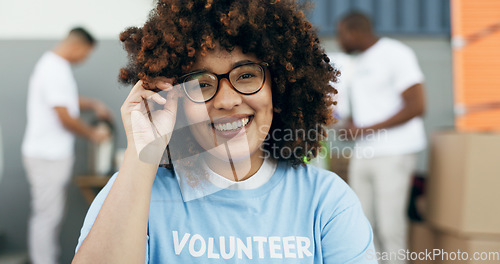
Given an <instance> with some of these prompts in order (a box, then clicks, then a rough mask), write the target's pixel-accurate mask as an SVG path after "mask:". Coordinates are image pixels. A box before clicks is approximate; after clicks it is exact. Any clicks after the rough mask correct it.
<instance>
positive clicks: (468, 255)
mask: <svg viewBox="0 0 500 264" xmlns="http://www.w3.org/2000/svg"><path fill="white" fill-rule="evenodd" d="M435 243H436V244H435V245H436V251H435V253H436V254H435V255H434V257H435V258H434V260H435V261H434V263H443V264H445V263H446V264H448V263H463V264H493V263H496V264H498V263H500V236H496V237H489V238H488V237H464V236H460V235H458V234H451V233H444V232H438V233H437V234H436V241H435ZM437 250H439V251H437Z"/></svg>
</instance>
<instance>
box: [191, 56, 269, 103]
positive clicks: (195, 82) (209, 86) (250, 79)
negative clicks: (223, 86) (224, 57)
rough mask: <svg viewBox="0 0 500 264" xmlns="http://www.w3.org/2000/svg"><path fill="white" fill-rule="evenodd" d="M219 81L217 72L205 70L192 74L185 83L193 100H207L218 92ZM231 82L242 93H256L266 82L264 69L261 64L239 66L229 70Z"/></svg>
mask: <svg viewBox="0 0 500 264" xmlns="http://www.w3.org/2000/svg"><path fill="white" fill-rule="evenodd" d="M219 81H220V80H218V78H217V76H216V75H215V74H213V73H209V72H203V73H196V74H193V75H190V76H189V77H187V78H186V79H185V80H184V84H183V85H184V89H185V91H186V93H187V95H188V96H189V98H191V100H193V101H195V102H206V101H208V100H210V99H212V97H213V96H214V95H215V93H216V92H217V88H218V86H219ZM229 82H230V83H231V85H232V86H233V87H234V89H236V90H237V91H238V92H240V93H242V94H252V93H255V92H257V91H258V90H259V89H260V88H261V87H262V84H263V82H264V69H263V68H262V66H260V65H259V64H247V65H241V66H238V67H236V68H234V69H233V70H231V71H230V72H229Z"/></svg>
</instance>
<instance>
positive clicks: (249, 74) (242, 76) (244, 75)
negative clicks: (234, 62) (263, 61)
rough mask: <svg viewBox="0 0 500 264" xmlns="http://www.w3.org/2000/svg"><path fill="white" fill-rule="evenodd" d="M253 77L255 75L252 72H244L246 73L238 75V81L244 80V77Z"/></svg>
mask: <svg viewBox="0 0 500 264" xmlns="http://www.w3.org/2000/svg"><path fill="white" fill-rule="evenodd" d="M252 77H255V75H254V74H251V73H244V74H242V75H240V77H238V81H239V80H244V79H249V78H252Z"/></svg>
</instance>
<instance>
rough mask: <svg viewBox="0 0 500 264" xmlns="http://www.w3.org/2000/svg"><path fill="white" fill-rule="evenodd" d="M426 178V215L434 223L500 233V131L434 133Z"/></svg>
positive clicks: (471, 231) (456, 230)
mask: <svg viewBox="0 0 500 264" xmlns="http://www.w3.org/2000/svg"><path fill="white" fill-rule="evenodd" d="M428 181H429V182H428V189H427V191H428V192H427V195H428V196H427V199H428V200H427V220H428V221H429V222H430V223H431V224H432V225H433V226H435V227H436V228H438V229H441V230H444V231H449V232H454V233H459V234H490V235H491V234H497V235H500V134H498V133H497V134H493V133H463V132H454V131H444V132H437V133H435V134H434V135H433V136H432V146H431V160H430V175H429V179H428ZM498 263H500V262H498Z"/></svg>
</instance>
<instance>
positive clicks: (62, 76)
mask: <svg viewBox="0 0 500 264" xmlns="http://www.w3.org/2000/svg"><path fill="white" fill-rule="evenodd" d="M72 76H73V75H72V73H71V71H70V70H69V69H64V68H62V67H60V68H59V67H53V68H50V69H47V70H46V71H45V75H44V85H43V89H44V90H45V100H46V101H47V103H48V105H49V106H52V107H57V106H63V107H70V106H71V104H73V96H72V92H73V86H75V85H76V84H75V83H74V81H73V80H72V78H73V77H72Z"/></svg>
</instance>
